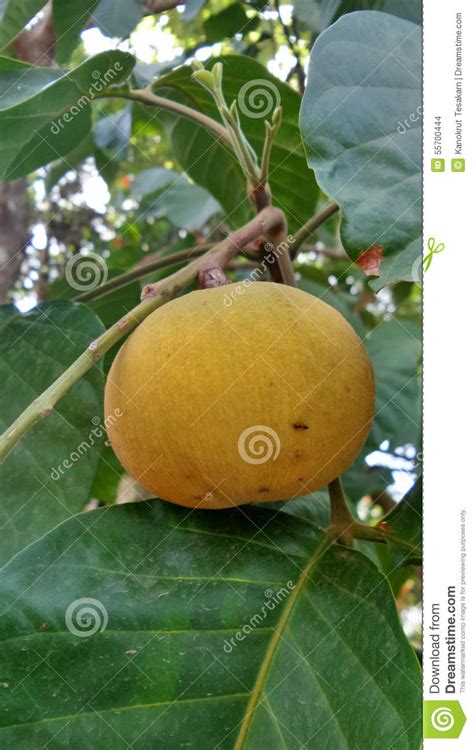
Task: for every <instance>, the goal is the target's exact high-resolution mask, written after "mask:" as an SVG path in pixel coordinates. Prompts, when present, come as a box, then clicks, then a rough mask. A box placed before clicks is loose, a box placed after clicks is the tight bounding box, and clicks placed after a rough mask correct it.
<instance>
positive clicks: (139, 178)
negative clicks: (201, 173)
mask: <svg viewBox="0 0 474 750" xmlns="http://www.w3.org/2000/svg"><path fill="white" fill-rule="evenodd" d="M178 177H179V172H175V170H174V169H166V167H150V168H149V169H144V170H143V171H142V172H138V174H136V175H135V177H134V178H133V182H132V187H131V193H132V195H133V196H134V197H135V198H144V197H147V196H149V195H152V194H153V193H157V192H158V191H159V190H162V189H163V188H165V187H167V186H168V185H170V184H171V183H172V182H174V181H175V180H177V179H178Z"/></svg>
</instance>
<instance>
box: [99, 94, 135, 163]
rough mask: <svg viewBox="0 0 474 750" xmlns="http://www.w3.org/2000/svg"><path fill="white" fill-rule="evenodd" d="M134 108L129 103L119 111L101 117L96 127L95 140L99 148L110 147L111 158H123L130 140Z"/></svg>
mask: <svg viewBox="0 0 474 750" xmlns="http://www.w3.org/2000/svg"><path fill="white" fill-rule="evenodd" d="M131 130H132V108H131V106H130V105H127V106H126V107H124V108H123V109H121V110H120V111H119V112H114V114H112V115H105V116H104V117H101V118H100V120H99V121H98V122H97V123H96V125H95V127H94V140H95V143H96V145H97V146H98V148H101V149H110V150H111V151H112V156H111V158H113V159H117V160H120V159H123V158H125V155H126V149H127V147H128V144H129V142H130V133H131Z"/></svg>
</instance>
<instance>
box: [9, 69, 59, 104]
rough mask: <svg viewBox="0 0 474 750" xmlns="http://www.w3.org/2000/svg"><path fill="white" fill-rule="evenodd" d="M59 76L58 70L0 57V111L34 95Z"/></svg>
mask: <svg viewBox="0 0 474 750" xmlns="http://www.w3.org/2000/svg"><path fill="white" fill-rule="evenodd" d="M59 77H60V73H59V71H58V70H52V69H51V68H35V67H34V66H33V65H30V64H29V63H24V62H21V61H20V60H12V58H10V57H0V94H1V96H0V111H1V110H3V109H8V108H9V107H13V106H14V105H15V104H18V103H19V102H22V101H24V100H25V99H29V98H30V97H32V96H34V95H35V94H36V93H37V92H38V90H39V89H41V88H44V87H45V86H49V85H50V84H51V83H54V81H56V80H57V79H58V78H59Z"/></svg>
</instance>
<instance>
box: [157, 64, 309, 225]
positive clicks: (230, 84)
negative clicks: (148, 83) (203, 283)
mask: <svg viewBox="0 0 474 750" xmlns="http://www.w3.org/2000/svg"><path fill="white" fill-rule="evenodd" d="M216 59H217V58H213V59H212V62H211V63H209V65H208V67H212V65H213V64H214V63H215V62H216ZM221 59H222V62H223V63H224V81H223V88H224V95H225V97H226V100H227V102H228V104H229V105H230V104H231V102H232V101H234V100H237V102H238V103H239V116H240V120H241V125H242V129H243V130H244V132H245V134H246V136H247V138H248V140H249V141H250V143H251V145H252V147H253V148H254V150H255V151H256V153H257V154H258V155H259V156H260V155H261V152H262V147H263V141H264V136H265V125H264V121H265V119H271V111H272V109H273V106H275V105H276V104H278V103H279V102H281V106H282V107H283V122H282V125H281V128H280V130H279V132H278V135H277V136H276V138H275V145H274V147H273V150H272V158H271V163H270V185H271V188H272V193H273V199H274V203H275V205H277V206H279V207H280V208H282V209H283V210H284V211H285V213H286V215H287V219H288V223H289V227H290V231H294V230H295V229H296V228H297V227H299V226H300V225H301V224H302V223H304V221H306V220H307V219H308V218H309V216H311V215H312V214H313V213H314V208H315V205H316V200H317V196H318V188H317V185H316V184H315V182H314V177H313V175H312V174H311V171H310V170H309V169H308V167H307V164H306V159H305V155H304V149H303V144H302V142H301V137H300V134H299V129H298V112H299V107H300V102H301V98H300V96H299V94H297V92H296V91H294V90H293V89H291V88H290V87H289V86H287V85H286V84H285V83H282V82H281V81H280V80H278V79H277V78H274V77H273V76H272V75H271V74H270V73H269V72H268V71H267V70H266V68H265V67H264V66H263V65H261V64H260V63H258V62H257V61H256V60H252V59H251V58H248V57H242V56H240V55H229V56H227V57H223V58H221ZM262 81H263V83H262ZM246 84H251V85H250V86H249V88H248V89H247V91H246V90H245V89H244V86H245V85H246ZM157 92H158V93H160V94H163V95H165V96H167V97H170V98H173V99H177V100H179V101H182V102H184V103H186V104H188V105H189V106H191V107H193V108H195V109H198V110H200V111H201V112H204V113H205V114H207V115H208V116H209V117H212V118H213V119H215V120H219V121H220V117H219V113H218V112H217V109H216V107H215V105H214V103H213V101H212V99H211V96H210V94H208V92H207V91H205V90H204V89H203V88H202V86H200V85H199V84H198V83H196V81H194V80H192V78H191V69H190V68H189V67H188V66H186V67H182V68H179V69H178V70H175V71H173V72H172V73H170V74H169V75H167V76H165V77H163V78H162V79H160V87H159V88H157ZM258 92H260V94H261V95H259V94H258ZM239 94H240V100H239ZM265 112H267V114H266V116H265V117H262V113H263V114H264V113H265ZM162 117H166V122H167V123H168V130H169V132H170V136H171V141H172V144H173V151H174V153H175V155H176V157H177V158H178V159H179V161H180V162H181V165H182V167H183V168H184V169H185V171H186V172H187V173H188V174H189V176H190V177H192V179H193V180H194V182H196V183H198V184H200V185H202V187H204V188H206V190H208V191H209V192H210V193H211V194H212V195H213V196H214V198H216V200H218V201H219V203H220V204H221V205H222V207H223V209H224V211H225V212H226V213H227V214H228V216H227V221H228V222H229V224H230V225H231V226H233V227H236V226H240V225H241V224H242V223H244V222H245V221H247V220H248V219H249V217H250V215H251V208H250V205H249V203H248V200H247V197H246V196H247V190H246V182H245V178H244V176H243V175H242V172H241V169H240V167H239V165H238V164H237V163H236V161H235V160H234V158H233V157H232V156H231V155H230V153H229V152H228V151H227V149H225V148H224V147H223V146H221V145H219V144H218V143H217V141H216V139H215V137H214V136H212V135H210V134H209V133H208V132H207V131H205V130H204V129H203V128H201V127H200V126H199V125H196V124H195V123H193V122H190V121H189V120H185V119H184V118H180V117H176V116H174V115H171V114H170V113H166V115H165V114H164V113H163V115H162V114H161V113H160V118H162Z"/></svg>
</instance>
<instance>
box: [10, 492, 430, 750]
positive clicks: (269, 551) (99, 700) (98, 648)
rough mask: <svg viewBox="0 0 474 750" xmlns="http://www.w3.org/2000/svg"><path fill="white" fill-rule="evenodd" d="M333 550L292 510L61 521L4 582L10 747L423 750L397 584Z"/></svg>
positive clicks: (151, 510) (354, 556)
mask: <svg viewBox="0 0 474 750" xmlns="http://www.w3.org/2000/svg"><path fill="white" fill-rule="evenodd" d="M325 543H327V539H326V538H325V537H324V535H323V533H322V532H321V530H319V529H318V528H317V527H316V526H314V525H312V524H310V523H308V522H306V521H303V520H301V519H298V518H293V517H291V516H289V515H287V514H276V516H275V515H272V514H271V513H270V512H268V511H265V510H261V509H258V508H253V509H249V510H247V511H246V512H244V511H243V509H236V510H235V511H220V512H204V511H199V512H195V513H192V512H191V513H190V512H189V509H184V508H178V507H175V506H171V505H169V504H166V503H162V502H160V501H156V500H155V501H151V502H146V503H137V504H131V505H126V506H121V507H115V508H110V509H106V510H105V511H101V510H99V511H95V512H93V513H85V514H83V515H80V516H77V517H75V518H74V519H71V520H70V521H67V522H66V523H64V524H62V525H61V526H59V527H58V528H57V529H55V530H54V531H52V532H51V533H50V534H48V535H47V536H46V537H44V538H43V539H41V540H40V541H39V542H37V543H36V544H35V545H32V546H31V547H29V548H28V549H27V550H25V551H24V552H23V553H22V554H21V555H19V556H17V557H16V558H15V559H14V560H13V561H12V562H11V563H10V564H9V565H8V566H7V567H6V568H5V570H4V572H3V577H2V583H1V584H0V585H1V589H0V598H1V600H2V610H3V611H4V617H3V625H2V632H3V633H4V635H3V638H4V639H7V642H6V643H5V646H4V647H3V648H2V651H3V653H2V662H3V673H2V680H3V681H4V682H5V683H7V684H8V687H9V689H8V690H7V689H5V690H2V691H1V694H0V700H2V701H8V712H6V711H5V712H2V716H3V717H4V718H3V728H2V729H0V737H1V742H2V747H3V748H5V750H10V748H15V749H16V748H18V747H22V746H25V744H26V743H29V744H30V745H31V746H34V747H42V746H43V745H44V744H47V743H50V744H51V743H53V744H55V745H56V746H57V747H59V746H62V747H75V746H77V747H79V746H81V744H83V743H84V737H85V736H86V735H87V736H94V737H95V742H96V744H97V742H98V743H99V744H100V747H101V748H105V749H107V748H115V747H117V742H118V737H119V738H120V741H121V742H122V743H124V745H126V746H130V745H134V746H135V747H141V748H145V747H156V748H158V747H167V748H175V747H176V748H178V747H191V748H193V747H198V746H199V747H204V748H215V747H222V748H229V749H230V748H232V747H234V748H237V747H238V748H240V749H242V750H243V748H248V749H249V750H250V749H252V750H254V749H255V748H272V750H273V748H284V747H288V748H292V749H294V750H296V749H297V748H300V747H308V748H320V747H321V748H322V747H326V748H341V750H342V748H355V747H361V748H368V747H374V746H375V745H374V742H376V743H377V747H381V748H382V747H383V748H388V747H391V748H394V749H395V750H402V749H403V750H418V748H419V745H420V734H421V721H420V705H421V700H420V698H421V692H420V672H419V666H418V663H417V660H416V658H415V656H414V653H413V651H412V649H411V647H410V646H409V644H408V642H407V640H406V638H405V636H404V634H403V631H402V628H401V625H400V622H399V619H398V616H397V612H396V608H395V605H394V601H393V598H392V595H391V592H390V590H389V587H388V584H387V582H386V580H385V579H384V578H383V577H382V576H381V575H380V574H379V572H378V571H377V570H376V568H375V566H374V565H373V564H372V563H371V562H370V561H369V560H368V559H367V558H365V557H364V556H363V555H361V554H359V553H357V552H355V551H352V550H349V549H345V548H342V547H337V546H331V547H329V548H326V549H324V544H325ZM91 600H93V601H92V602H91ZM269 604H271V608H270V606H269ZM87 606H89V607H90V608H91V610H92V614H91V612H90V618H89V621H88V622H87V621H86V619H84V617H85V616H86V614H87V613H86V611H85V609H84V608H85V607H87ZM81 610H82V618H81ZM81 619H82V625H81ZM244 628H245V630H244ZM93 631H95V633H93ZM237 632H238V633H239V637H237ZM75 633H76V634H75ZM87 636H88V637H87ZM197 732H198V733H199V736H197ZM239 732H240V735H239ZM53 738H54V739H53ZM237 738H239V739H237Z"/></svg>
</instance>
